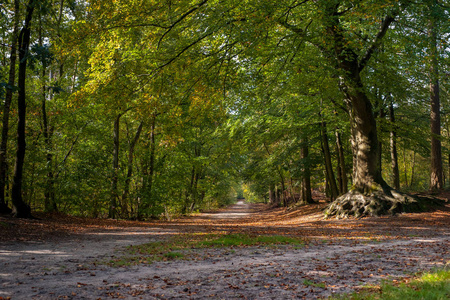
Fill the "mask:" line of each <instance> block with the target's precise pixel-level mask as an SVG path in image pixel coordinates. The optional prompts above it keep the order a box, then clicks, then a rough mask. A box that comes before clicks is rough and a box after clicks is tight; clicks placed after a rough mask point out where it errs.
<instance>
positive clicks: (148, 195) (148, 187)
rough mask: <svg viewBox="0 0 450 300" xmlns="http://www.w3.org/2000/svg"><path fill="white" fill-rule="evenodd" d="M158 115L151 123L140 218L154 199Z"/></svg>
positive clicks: (139, 212)
mask: <svg viewBox="0 0 450 300" xmlns="http://www.w3.org/2000/svg"><path fill="white" fill-rule="evenodd" d="M156 116H157V114H156V113H154V114H153V116H152V121H151V124H150V159H149V160H150V162H149V168H148V174H147V175H146V177H147V178H146V179H145V180H144V182H145V185H144V187H143V190H144V199H143V203H142V205H141V206H140V207H139V211H138V218H139V219H142V217H143V216H144V214H145V213H146V211H147V210H148V209H149V208H150V205H151V203H152V199H153V191H152V189H153V177H154V173H155V153H156V143H155V141H156V138H155V136H156V132H155V128H156Z"/></svg>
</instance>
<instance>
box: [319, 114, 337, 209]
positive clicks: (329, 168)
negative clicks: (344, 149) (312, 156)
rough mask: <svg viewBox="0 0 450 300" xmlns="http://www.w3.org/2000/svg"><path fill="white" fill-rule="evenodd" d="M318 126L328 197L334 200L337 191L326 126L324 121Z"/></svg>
mask: <svg viewBox="0 0 450 300" xmlns="http://www.w3.org/2000/svg"><path fill="white" fill-rule="evenodd" d="M320 126H321V134H322V152H323V156H324V161H325V172H326V175H327V179H328V184H329V186H330V197H331V200H335V199H336V198H337V197H338V195H339V191H338V188H337V185H336V178H335V176H334V172H333V163H332V161H331V152H330V146H329V143H328V134H327V125H326V123H325V122H324V121H322V122H321V124H320Z"/></svg>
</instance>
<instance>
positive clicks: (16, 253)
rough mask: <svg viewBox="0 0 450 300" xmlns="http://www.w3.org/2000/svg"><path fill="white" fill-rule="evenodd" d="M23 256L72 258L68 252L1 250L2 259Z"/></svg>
mask: <svg viewBox="0 0 450 300" xmlns="http://www.w3.org/2000/svg"><path fill="white" fill-rule="evenodd" d="M23 254H37V255H58V256H70V255H67V254H66V252H59V251H52V250H24V251H8V250H0V257H1V256H21V255H23Z"/></svg>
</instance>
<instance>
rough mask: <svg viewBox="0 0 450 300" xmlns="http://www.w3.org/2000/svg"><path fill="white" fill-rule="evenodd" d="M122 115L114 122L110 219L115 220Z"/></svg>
mask: <svg viewBox="0 0 450 300" xmlns="http://www.w3.org/2000/svg"><path fill="white" fill-rule="evenodd" d="M121 117H122V114H119V115H117V117H116V119H115V120H114V150H113V169H112V178H111V199H110V202H109V213H108V217H109V218H112V219H115V218H116V217H117V197H118V190H117V189H118V172H119V150H120V149H119V146H120V138H119V133H120V118H121Z"/></svg>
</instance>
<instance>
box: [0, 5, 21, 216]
mask: <svg viewBox="0 0 450 300" xmlns="http://www.w3.org/2000/svg"><path fill="white" fill-rule="evenodd" d="M19 8H20V7H19V0H14V26H13V32H12V38H11V55H10V58H9V59H10V65H9V78H8V87H7V89H6V95H5V103H4V106H3V120H2V140H1V143H0V214H3V213H11V212H12V210H11V209H10V208H9V207H8V205H7V204H6V198H5V187H6V170H7V162H6V157H7V156H6V154H7V147H8V131H9V113H10V108H11V101H12V95H13V92H14V82H15V79H16V60H17V34H18V31H19Z"/></svg>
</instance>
